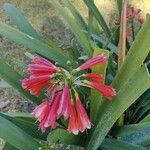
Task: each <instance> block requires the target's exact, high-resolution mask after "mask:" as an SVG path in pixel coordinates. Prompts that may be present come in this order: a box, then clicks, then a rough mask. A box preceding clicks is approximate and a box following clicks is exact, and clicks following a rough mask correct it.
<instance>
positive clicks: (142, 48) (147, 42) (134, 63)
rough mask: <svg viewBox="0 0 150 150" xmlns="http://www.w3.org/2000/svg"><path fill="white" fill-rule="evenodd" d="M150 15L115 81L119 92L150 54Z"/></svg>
mask: <svg viewBox="0 0 150 150" xmlns="http://www.w3.org/2000/svg"><path fill="white" fill-rule="evenodd" d="M149 26H150V15H147V18H146V21H145V23H144V25H143V27H142V28H141V30H140V31H139V32H138V34H137V36H136V39H135V41H134V42H133V45H132V46H131V48H130V50H129V52H128V55H127V57H126V61H125V63H124V64H123V66H122V67H121V69H120V71H119V72H118V74H117V76H116V77H115V79H114V82H113V84H114V86H115V88H116V89H117V90H119V89H120V88H121V86H123V84H125V83H126V81H127V80H128V79H130V77H131V76H132V75H133V74H134V73H135V72H136V71H137V70H138V69H139V68H140V67H141V65H142V64H143V62H144V60H145V59H146V57H147V55H148V53H149V52H150V28H149Z"/></svg>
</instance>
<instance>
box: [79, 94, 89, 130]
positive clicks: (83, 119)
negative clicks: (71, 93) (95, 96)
mask: <svg viewBox="0 0 150 150" xmlns="http://www.w3.org/2000/svg"><path fill="white" fill-rule="evenodd" d="M76 109H77V117H78V128H79V131H80V132H84V131H85V130H86V129H90V128H91V127H92V124H91V121H90V119H89V117H88V115H87V113H86V111H85V109H84V107H83V105H82V103H81V101H80V99H79V97H78V96H77V97H76Z"/></svg>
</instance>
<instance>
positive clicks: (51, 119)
mask: <svg viewBox="0 0 150 150" xmlns="http://www.w3.org/2000/svg"><path fill="white" fill-rule="evenodd" d="M60 98H61V92H57V93H56V94H55V97H54V99H53V101H52V102H51V104H50V110H49V112H48V115H47V118H46V119H45V122H44V127H45V128H47V127H50V126H51V127H52V128H56V120H57V119H58V116H57V113H56V112H57V109H58V106H59V102H60Z"/></svg>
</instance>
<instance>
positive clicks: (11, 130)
mask: <svg viewBox="0 0 150 150" xmlns="http://www.w3.org/2000/svg"><path fill="white" fill-rule="evenodd" d="M0 137H1V138H2V139H4V140H6V141H7V142H8V143H10V144H11V145H13V146H15V147H16V148H18V149H19V150H38V149H39V147H40V144H39V143H38V142H37V141H35V140H34V139H33V138H32V137H31V136H30V135H28V134H26V133H25V132H24V131H23V130H21V129H20V128H19V127H17V126H16V125H14V124H13V123H11V122H10V121H8V120H7V119H5V118H3V117H1V116H0Z"/></svg>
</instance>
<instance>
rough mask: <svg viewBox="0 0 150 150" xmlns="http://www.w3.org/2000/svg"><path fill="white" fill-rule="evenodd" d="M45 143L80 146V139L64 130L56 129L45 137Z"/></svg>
mask: <svg viewBox="0 0 150 150" xmlns="http://www.w3.org/2000/svg"><path fill="white" fill-rule="evenodd" d="M47 141H48V142H49V143H51V144H54V143H55V144H57V143H62V144H71V145H78V146H79V145H82V143H81V142H82V141H84V140H83V139H82V140H81V138H80V137H79V136H77V135H74V134H71V133H69V132H68V131H67V130H64V129H56V130H53V131H52V132H50V133H49V135H48V137H47Z"/></svg>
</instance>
